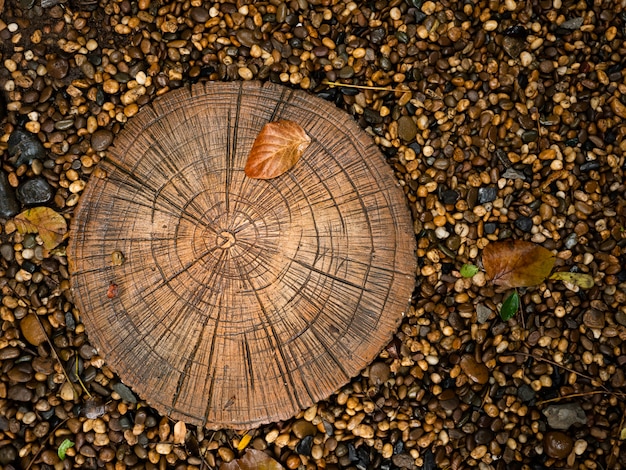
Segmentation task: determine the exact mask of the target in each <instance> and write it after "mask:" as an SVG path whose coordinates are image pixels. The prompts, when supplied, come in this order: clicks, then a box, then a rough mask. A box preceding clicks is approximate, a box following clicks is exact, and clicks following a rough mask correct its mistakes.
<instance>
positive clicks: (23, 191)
mask: <svg viewBox="0 0 626 470" xmlns="http://www.w3.org/2000/svg"><path fill="white" fill-rule="evenodd" d="M53 197H54V191H53V189H52V187H51V186H50V185H49V184H48V182H47V181H46V180H45V178H42V177H40V176H39V177H35V178H32V179H29V180H28V181H25V182H24V183H22V184H21V185H20V186H19V187H18V188H17V198H18V199H19V201H20V202H21V203H22V204H23V205H25V206H35V205H39V204H47V203H49V202H50V201H52V198H53Z"/></svg>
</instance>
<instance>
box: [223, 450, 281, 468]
mask: <svg viewBox="0 0 626 470" xmlns="http://www.w3.org/2000/svg"><path fill="white" fill-rule="evenodd" d="M220 470H284V467H283V466H282V465H281V464H280V463H278V462H277V461H276V460H274V459H273V458H271V457H270V456H269V455H267V454H266V453H265V452H263V451H261V450H256V449H248V450H247V451H246V453H245V454H244V455H243V457H241V458H240V459H235V460H232V461H230V462H228V463H223V464H222V465H220Z"/></svg>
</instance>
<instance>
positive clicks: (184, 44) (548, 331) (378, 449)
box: [0, 0, 626, 470]
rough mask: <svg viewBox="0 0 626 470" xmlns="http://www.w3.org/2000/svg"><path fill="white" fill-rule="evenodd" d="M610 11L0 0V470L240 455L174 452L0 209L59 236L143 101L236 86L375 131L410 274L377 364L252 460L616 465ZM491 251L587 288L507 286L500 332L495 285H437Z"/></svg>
mask: <svg viewBox="0 0 626 470" xmlns="http://www.w3.org/2000/svg"><path fill="white" fill-rule="evenodd" d="M0 4H2V2H0ZM625 8H626V7H625V6H624V5H623V4H621V3H620V2H615V1H610V0H604V1H603V0H596V1H595V2H592V1H588V2H585V1H573V0H540V1H535V2H522V1H519V0H504V1H501V2H496V1H480V2H471V3H468V2H461V1H447V0H443V1H440V2H434V1H430V0H425V1H423V0H408V1H404V0H402V1H399V0H392V1H391V2H383V1H372V2H345V1H332V2H331V1H329V0H316V1H305V0H292V1H290V2H280V1H279V0H271V1H269V2H258V3H252V2H246V1H241V2H238V3H230V2H219V3H202V2H200V1H199V0H191V1H189V0H188V1H185V2H182V1H180V2H171V3H168V4H161V3H159V2H153V1H150V0H138V1H137V2H130V1H128V0H122V1H111V2H100V3H98V2H96V1H94V0H71V1H68V2H60V1H58V0H36V1H34V2H33V1H27V2H23V1H19V2H18V1H17V0H6V2H5V3H4V11H3V12H2V14H1V15H0V61H1V64H2V65H1V66H0V152H2V169H1V171H0V218H2V219H0V220H1V221H2V231H1V233H0V289H1V290H2V305H1V306H0V318H1V319H2V330H1V333H0V374H1V381H0V465H1V466H3V468H6V469H19V468H32V469H47V468H52V467H55V468H87V469H88V468H94V469H95V468H115V469H118V468H120V469H121V468H176V469H183V468H185V469H191V468H196V469H200V468H216V467H219V465H220V464H221V463H222V462H228V461H231V460H232V459H234V458H236V457H237V456H238V455H239V454H240V452H239V451H238V450H237V445H238V443H239V442H240V440H241V438H242V434H243V432H241V433H238V432H234V431H226V430H224V431H218V432H212V431H211V432H209V431H204V430H203V429H198V428H195V427H192V426H189V427H188V428H187V429H188V432H187V435H186V438H185V440H184V444H180V443H174V437H173V428H174V424H175V423H172V422H170V421H168V419H167V418H163V417H161V416H159V415H158V414H157V413H156V412H154V411H153V410H151V409H150V408H149V407H147V406H145V404H143V403H142V402H141V399H140V397H137V396H135V395H134V394H133V392H132V390H130V389H129V388H128V387H126V386H125V385H124V384H122V383H121V382H120V381H119V379H118V378H117V377H116V376H115V374H114V373H113V372H112V371H111V369H110V368H109V367H108V366H107V365H106V364H105V363H104V361H103V360H102V358H101V357H100V356H98V354H97V351H95V350H94V349H93V348H92V347H91V346H90V344H89V339H88V333H89V332H88V331H85V329H84V326H83V325H82V323H81V321H80V313H79V312H77V311H76V309H75V308H74V307H73V303H72V296H71V294H70V292H69V280H68V278H69V275H68V268H67V258H66V256H65V251H64V245H61V247H59V248H58V249H55V250H52V251H49V250H45V249H44V248H43V246H42V243H41V240H40V239H39V238H38V237H36V236H34V235H32V234H26V235H22V234H19V233H17V232H16V229H15V224H14V223H13V222H12V220H11V217H13V216H14V215H15V214H16V213H17V212H19V211H21V210H23V209H24V208H26V207H28V206H30V205H38V204H47V205H49V206H51V207H53V208H54V209H55V210H57V211H58V212H60V213H62V214H63V215H64V217H66V218H67V219H68V220H70V219H71V217H72V211H73V208H74V206H76V204H77V203H78V201H79V199H80V195H81V192H82V190H83V189H84V187H85V184H87V182H88V180H89V179H90V178H92V177H103V176H104V175H102V174H101V173H100V172H99V169H98V167H97V163H98V161H99V160H100V159H101V158H102V157H103V155H104V152H105V151H106V149H107V148H108V146H109V145H111V143H112V142H113V139H114V136H115V135H116V133H117V132H118V131H119V130H120V129H121V128H122V127H123V126H124V123H125V122H126V121H127V120H128V119H129V118H131V117H132V116H134V115H135V114H136V113H137V112H138V111H139V109H140V108H141V107H142V106H143V105H145V104H146V103H149V102H150V101H151V100H152V99H154V98H155V97H156V96H159V95H161V94H163V93H166V92H167V91H169V90H172V89H176V88H179V87H183V86H186V85H187V84H189V83H194V82H197V81H200V80H252V79H258V80H269V81H273V82H276V83H283V84H285V85H286V86H290V87H293V88H297V89H304V90H307V91H309V92H310V93H312V94H316V95H318V96H321V97H323V98H324V99H327V100H329V101H332V102H333V103H335V104H336V105H337V106H339V107H340V108H342V109H345V110H346V111H347V112H348V113H350V114H351V115H352V116H354V118H355V119H356V120H357V122H358V123H359V124H360V125H361V126H362V127H363V129H365V130H366V132H368V133H369V134H370V135H371V136H372V138H373V139H374V140H375V141H376V143H377V144H378V145H379V146H380V148H381V149H382V151H383V152H384V154H385V156H386V158H387V159H388V162H389V164H390V166H391V167H392V168H393V169H394V171H395V173H396V176H397V178H398V181H399V182H400V184H401V186H402V188H403V189H404V191H405V193H406V196H407V200H408V201H409V203H410V206H411V209H412V212H413V216H414V227H415V235H416V237H417V238H418V253H417V254H418V256H419V272H418V273H417V274H418V276H417V277H416V280H417V288H416V291H415V294H414V298H413V302H412V307H411V309H410V311H409V313H408V315H407V317H406V318H405V320H404V321H403V323H402V325H401V327H400V329H399V331H398V333H397V335H396V336H395V337H394V339H393V340H392V341H391V342H390V344H389V345H388V346H387V348H385V350H383V351H382V352H381V354H380V356H379V358H378V359H377V360H376V361H375V363H374V364H372V366H370V367H368V368H367V369H366V370H365V371H363V373H362V374H361V376H359V377H357V378H355V379H354V380H352V381H351V382H350V383H349V384H348V385H346V386H345V387H344V388H342V389H341V390H339V391H338V392H337V393H336V394H334V395H333V396H331V397H330V398H329V399H328V400H326V401H323V402H320V403H319V404H317V405H315V406H313V407H311V408H310V409H308V410H304V411H303V412H302V413H301V414H300V415H298V416H296V417H294V418H293V419H291V420H288V421H285V422H281V423H276V424H272V425H267V426H263V427H261V428H259V429H255V430H251V433H252V439H251V442H250V444H249V446H251V447H253V448H255V449H259V450H263V451H266V452H267V453H268V454H270V455H272V456H273V457H274V458H276V459H277V460H279V461H280V462H281V463H282V464H283V465H284V466H285V467H287V468H291V469H295V468H305V469H315V468H327V469H337V468H346V469H366V468H380V469H395V468H409V469H414V468H423V469H436V468H437V469H461V468H474V467H478V468H480V469H498V470H502V469H507V470H509V469H528V468H532V469H542V468H576V469H604V470H608V469H623V468H626V446H625V445H624V444H623V442H624V441H623V440H620V436H621V435H622V430H623V429H624V428H625V427H626V418H625V417H626V405H625V402H624V394H625V393H626V376H625V372H624V367H625V364H626V345H625V343H624V340H626V270H625V268H624V266H625V265H626V259H625V256H624V246H625V245H626V235H625V234H626V230H625V227H626V186H625V183H624V171H625V169H626V164H625V160H624V158H625V157H624V154H625V151H626V140H625V139H624V135H625V134H626V126H625V124H624V122H625V120H626V70H624V62H623V57H624V56H625V55H626V42H625V39H626V38H625V28H626V9H625ZM0 9H2V7H1V6H0ZM329 81H331V82H334V81H339V82H341V83H345V84H352V85H361V86H368V87H371V88H369V89H358V88H349V87H336V86H331V85H329V84H328V82H329ZM381 88H382V89H381ZM505 238H515V239H524V240H530V241H533V242H535V243H538V244H541V245H543V246H545V247H546V248H548V249H550V250H552V251H553V252H554V253H555V254H556V258H557V263H556V264H557V266H556V269H558V270H569V271H572V272H581V273H587V274H590V275H591V276H593V278H594V281H595V286H594V287H593V288H592V289H589V290H581V289H579V288H577V287H576V286H570V285H565V284H563V283H560V282H556V281H547V282H546V283H544V284H542V285H541V286H539V287H538V288H533V289H525V290H521V291H520V296H521V304H522V313H521V314H519V315H518V316H516V317H515V318H513V319H512V320H509V321H508V322H503V321H501V320H500V319H499V317H498V313H497V311H498V306H499V304H500V303H501V302H502V300H503V298H504V295H506V293H503V292H499V291H497V290H496V289H494V287H493V286H492V285H491V284H490V283H489V281H488V280H487V279H485V276H484V273H482V272H481V273H479V274H477V275H476V276H474V277H473V278H472V279H464V278H461V277H460V275H459V269H460V267H461V266H462V265H463V264H464V263H474V264H480V263H479V260H480V253H481V250H482V248H483V247H484V246H485V245H486V244H487V243H489V242H491V241H496V240H500V239H505ZM78 378H80V380H78ZM81 383H82V384H83V385H84V387H85V388H84V389H83V386H82V385H81ZM66 438H67V439H70V440H72V441H73V442H74V443H75V446H74V447H72V448H70V449H69V450H68V451H67V458H66V459H65V461H63V462H62V463H60V460H59V458H58V456H57V449H58V446H59V445H60V443H61V442H62V441H63V440H64V439H66Z"/></svg>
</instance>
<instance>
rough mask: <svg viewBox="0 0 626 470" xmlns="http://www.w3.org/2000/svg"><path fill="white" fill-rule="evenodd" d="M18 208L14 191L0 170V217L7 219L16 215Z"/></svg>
mask: <svg viewBox="0 0 626 470" xmlns="http://www.w3.org/2000/svg"><path fill="white" fill-rule="evenodd" d="M19 210H20V206H19V204H18V203H17V199H15V191H14V190H13V187H12V186H11V185H10V184H9V180H8V178H7V175H6V173H5V172H4V171H2V170H0V217H2V218H5V219H8V218H10V217H13V216H14V215H15V214H17V213H18V212H19Z"/></svg>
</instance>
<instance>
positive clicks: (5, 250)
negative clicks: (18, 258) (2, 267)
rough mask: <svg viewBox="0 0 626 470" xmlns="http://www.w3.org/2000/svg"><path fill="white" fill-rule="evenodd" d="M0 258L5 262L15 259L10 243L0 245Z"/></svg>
mask: <svg viewBox="0 0 626 470" xmlns="http://www.w3.org/2000/svg"><path fill="white" fill-rule="evenodd" d="M0 256H2V257H3V258H4V259H5V260H6V261H8V262H11V261H13V260H14V259H15V251H14V250H13V245H12V244H11V243H3V244H2V245H0Z"/></svg>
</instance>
